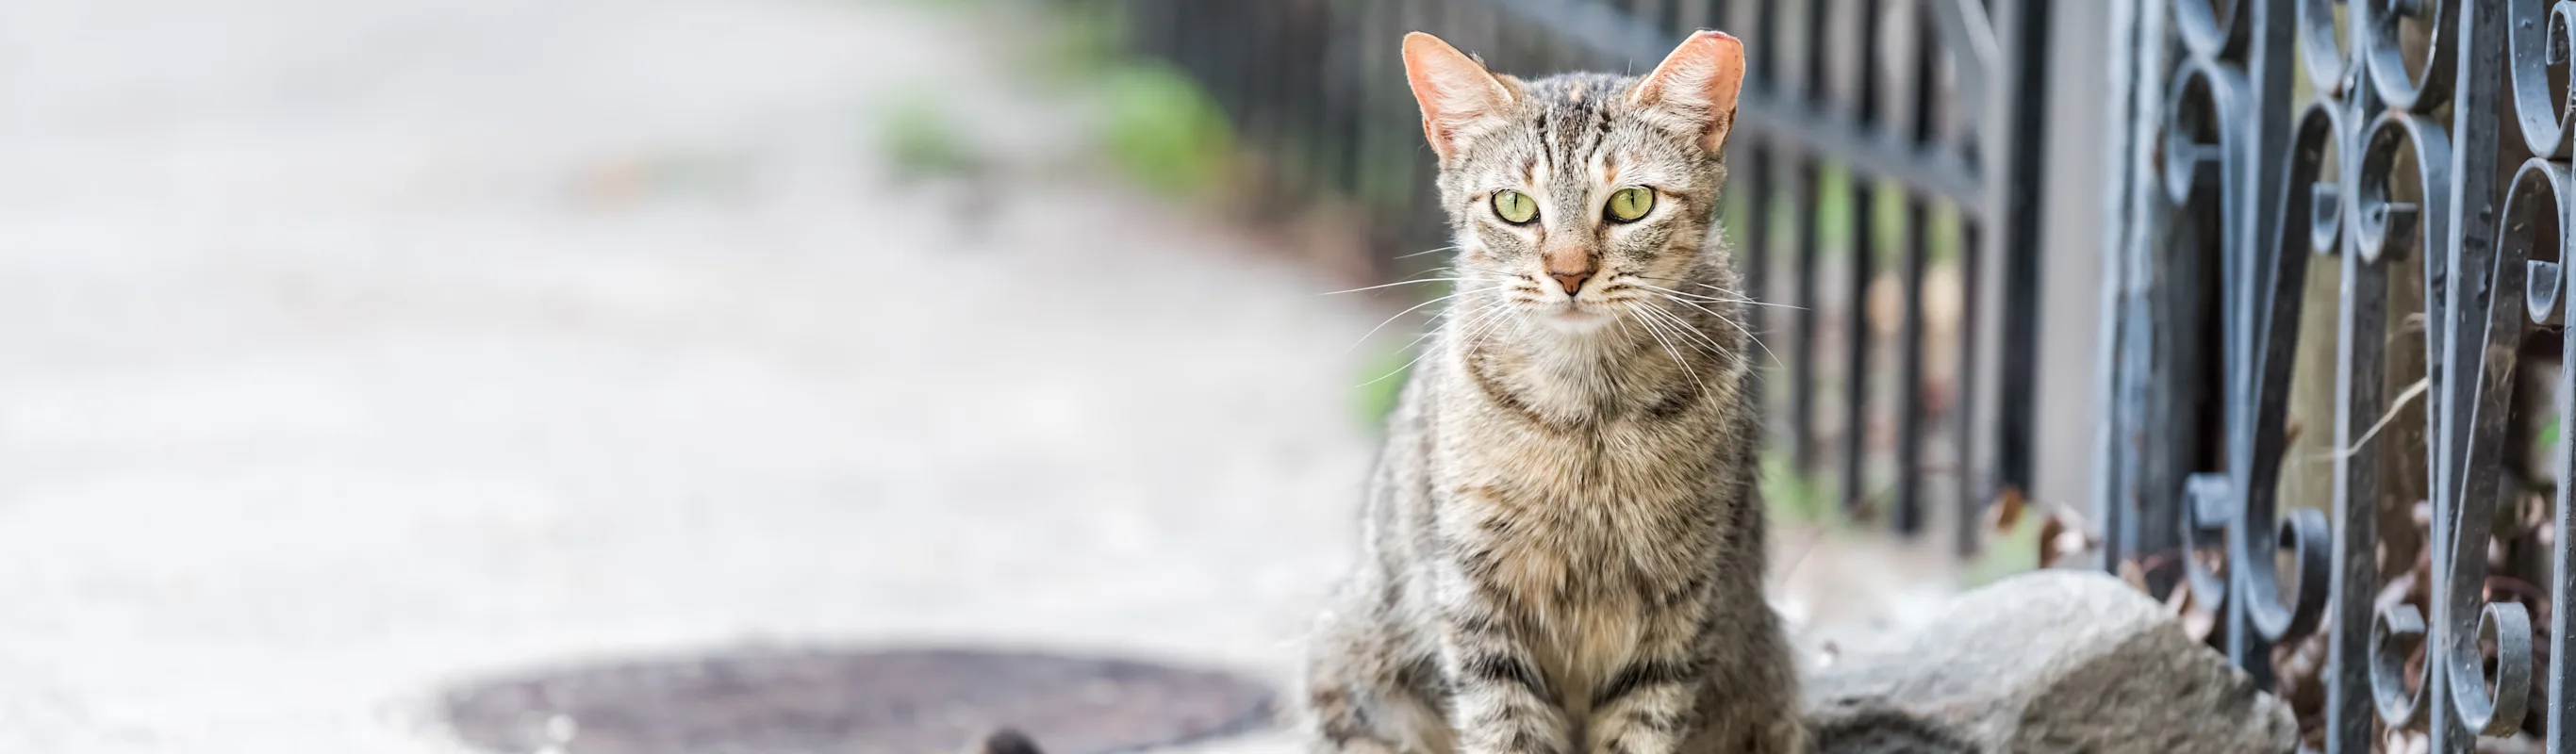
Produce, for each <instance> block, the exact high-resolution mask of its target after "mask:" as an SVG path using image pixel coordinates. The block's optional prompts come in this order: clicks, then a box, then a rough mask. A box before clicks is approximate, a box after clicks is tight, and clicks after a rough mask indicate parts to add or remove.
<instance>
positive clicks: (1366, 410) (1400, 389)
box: [1354, 341, 1429, 429]
mask: <svg viewBox="0 0 2576 754" xmlns="http://www.w3.org/2000/svg"><path fill="white" fill-rule="evenodd" d="M1422 345H1423V346H1424V347H1428V346H1429V341H1424V343H1423V344H1422ZM1413 356H1414V354H1413V352H1412V351H1410V350H1408V349H1404V348H1392V347H1391V348H1387V349H1385V350H1384V351H1382V352H1380V353H1379V354H1378V355H1377V356H1376V357H1375V358H1372V359H1369V360H1368V361H1366V362H1363V363H1362V369H1361V370H1360V371H1361V374H1360V376H1359V380H1360V381H1361V382H1362V383H1363V384H1361V385H1360V386H1359V389H1358V393H1357V394H1356V395H1355V396H1354V401H1355V404H1356V406H1357V407H1358V410H1359V420H1360V423H1361V424H1362V425H1364V426H1367V427H1368V428H1370V429H1383V428H1385V426H1386V416H1387V414H1391V413H1394V412H1395V402H1396V399H1397V397H1399V396H1401V395H1402V394H1403V393H1404V383H1405V381H1406V380H1409V379H1411V378H1412V377H1413V375H1412V374H1411V372H1412V371H1413V368H1412V365H1413Z"/></svg>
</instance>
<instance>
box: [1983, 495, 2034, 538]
mask: <svg viewBox="0 0 2576 754" xmlns="http://www.w3.org/2000/svg"><path fill="white" fill-rule="evenodd" d="M2027 502H2028V500H2026V499H2025V498H2023V497H2022V494H2021V488H2020V487H2013V486H2006V487H2004V489H2003V491H2002V492H1998V493H1995V504H1994V505H1990V506H1987V507H1986V528H1987V529H1988V530H1991V531H1993V532H1995V533H1997V534H2004V533H2009V532H2011V531H2012V530H2013V528H2014V527H2017V526H2020V525H2021V511H2022V508H2023V507H2025V503H2027Z"/></svg>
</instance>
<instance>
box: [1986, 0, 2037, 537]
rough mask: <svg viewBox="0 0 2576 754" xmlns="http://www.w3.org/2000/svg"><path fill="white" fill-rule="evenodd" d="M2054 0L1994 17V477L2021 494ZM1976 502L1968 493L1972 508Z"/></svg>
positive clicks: (2021, 3) (2018, 4) (2022, 2)
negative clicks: (1998, 106) (1997, 80)
mask: <svg viewBox="0 0 2576 754" xmlns="http://www.w3.org/2000/svg"><path fill="white" fill-rule="evenodd" d="M2051 1H2052V0H1996V2H1995V5H1996V6H1997V8H1998V10H1999V11H2000V13H1999V16H2000V19H2001V20H2000V21H1999V24H2000V25H2002V26H2003V27H2004V30H2003V31H2004V33H2002V34H1999V35H1998V36H1999V37H2000V38H2001V39H2002V41H2003V42H2004V44H2005V47H2006V49H2007V50H2008V52H2007V53H2006V55H2005V58H2004V61H2005V65H2004V68H2005V71H2006V73H2005V76H2006V77H2007V78H2008V79H2009V80H2010V81H2011V84H2010V85H2009V86H2008V87H2006V89H2005V100H2004V105H2005V106H2004V112H2005V122H2004V123H2002V124H2001V125H2002V130H2003V133H2004V134H2007V136H2006V138H2005V139H2004V140H2003V141H1999V142H1994V143H1996V144H1997V145H1998V146H2000V147H2003V149H2004V150H2005V151H2007V152H2008V153H2009V154H2006V155H2001V156H2000V157H2001V158H2002V162H2003V164H2004V165H2005V169H2004V170H2003V171H2001V172H2000V173H1999V174H1998V175H1997V176H1995V177H2000V178H2001V179H2002V181H2001V182H2000V183H1994V184H1988V185H1989V186H1990V187H1991V188H1990V189H1989V190H1991V191H1995V192H1997V193H1999V194H2000V196H1999V197H1996V203H1997V209H1998V210H1999V213H2000V214H1999V216H1997V217H1995V218H1994V220H1995V224H1996V229H1995V231H1996V238H1995V250H1996V260H1995V261H1996V262H1997V263H1998V264H2001V265H2003V269H2002V273H2003V277H2002V280H2001V281H2000V285H2001V290H1999V291H1997V293H1998V294H2000V295H1999V298H2000V299H2001V302H2002V306H2003V310H2002V311H2001V312H2000V316H1999V317H1998V321H1997V322H1996V323H1995V324H1996V326H1997V328H1998V329H1999V332H1998V335H1997V337H1999V338H2001V339H2002V342H2001V343H2000V344H1999V345H2000V346H2001V354H2002V355H2001V358H2000V359H1999V364H1998V367H1997V368H1998V369H1999V371H1998V372H1997V373H1996V375H1995V378H1996V380H1997V381H1998V389H1997V390H1996V392H1995V400H1996V404H1995V421H1996V427H1995V476H1996V483H1997V484H1999V485H2001V486H2003V487H2005V488H2007V489H2013V490H2017V491H2019V492H2021V493H2023V494H2027V493H2028V492H2029V491H2030V483H2031V467H2030V461H2031V425H2032V422H2033V418H2034V417H2033V400H2034V399H2033V395H2034V393H2036V392H2037V391H2036V388H2037V387H2038V384H2037V374H2036V372H2037V368H2038V362H2039V353H2038V352H2039V296H2040V293H2041V292H2040V290H2039V262H2040V260H2039V214H2040V212H2039V209H2040V197H2041V196H2042V195H2043V194H2042V193H2041V186H2040V183H2041V181H2042V180H2043V179H2044V178H2045V177H2046V175H2047V171H2046V170H2044V169H2042V168H2043V167H2044V164H2043V162H2044V161H2043V160H2042V158H2043V157H2045V156H2046V155H2047V154H2048V151H2047V149H2048V132H2047V117H2048V103H2047V101H2046V96H2047V93H2048V76H2047V69H2046V67H2045V66H2042V65H2040V64H2039V62H2040V61H2044V60H2047V59H2048V8H2049V4H2050V2H2051ZM1980 505H1981V504H1980V503H1979V502H1978V501H1976V500H1975V499H1974V498H1971V500H1970V503H1969V506H1970V511H1971V512H1974V511H1975V510H1977V509H1978V508H1979V507H1980Z"/></svg>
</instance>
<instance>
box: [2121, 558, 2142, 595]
mask: <svg viewBox="0 0 2576 754" xmlns="http://www.w3.org/2000/svg"><path fill="white" fill-rule="evenodd" d="M2119 572H2120V580H2121V581H2122V582H2126V583H2127V584H2128V585H2129V588H2131V589H2136V590H2138V591H2141V592H2144V591H2147V569H2146V567H2144V566H2140V565H2138V559H2137V558H2121V559H2120V566H2119Z"/></svg>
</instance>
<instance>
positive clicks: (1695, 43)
mask: <svg viewBox="0 0 2576 754" xmlns="http://www.w3.org/2000/svg"><path fill="white" fill-rule="evenodd" d="M1743 90H1744V43H1743V42H1741V41H1737V40H1736V38H1734V37H1730V36H1727V35H1726V33H1725V32H1720V31H1706V30H1703V31H1701V32H1699V33H1697V34H1692V35H1691V36H1690V38H1689V39H1685V40H1682V46H1680V47H1677V48H1674V49H1673V54H1672V55H1670V56H1666V57H1665V58H1664V62H1663V64H1662V65H1658V66H1655V72H1654V73H1649V74H1646V78H1645V80H1643V81H1640V82H1638V83H1637V89H1636V91H1635V93H1633V94H1631V95H1629V98H1630V99H1629V101H1630V103H1631V104H1634V105H1636V106H1638V107H1640V108H1643V109H1645V110H1646V111H1647V112H1652V113H1657V114H1660V115H1662V116H1664V117H1665V118H1668V119H1670V120H1671V121H1672V122H1671V123H1670V125H1673V126H1676V127H1678V128H1683V129H1691V130H1695V131H1696V132H1697V133H1698V134H1699V137H1700V139H1699V143H1700V147H1701V148H1704V149H1707V150H1708V152H1709V154H1717V151H1718V149H1719V148H1720V147H1723V146H1726V133H1727V132H1728V131H1730V130H1733V129H1734V127H1735V97H1736V95H1737V94H1740V93H1742V92H1743Z"/></svg>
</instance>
